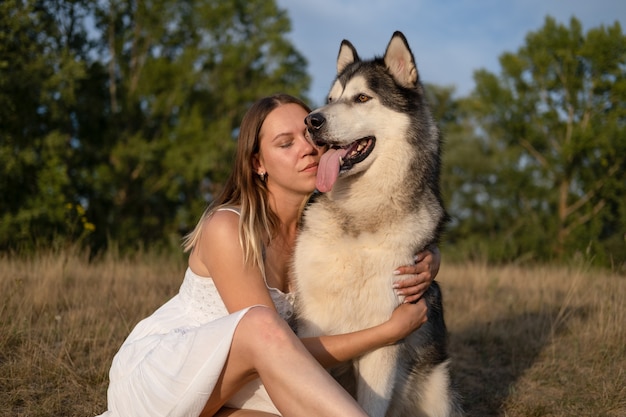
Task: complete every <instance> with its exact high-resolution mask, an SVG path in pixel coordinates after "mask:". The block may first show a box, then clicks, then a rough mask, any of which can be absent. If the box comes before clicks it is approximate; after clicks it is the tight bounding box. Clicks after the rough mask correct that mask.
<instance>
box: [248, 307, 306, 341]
mask: <svg viewBox="0 0 626 417" xmlns="http://www.w3.org/2000/svg"><path fill="white" fill-rule="evenodd" d="M238 327H239V329H238V330H241V333H244V334H243V335H240V336H244V337H243V338H244V339H246V340H248V343H249V345H250V347H252V348H255V347H259V348H265V349H270V348H271V347H272V346H279V347H280V346H283V345H284V344H285V343H287V342H289V341H292V339H296V336H295V334H294V333H293V332H292V331H291V329H290V327H289V326H288V325H287V323H286V322H285V321H284V320H283V319H282V317H280V315H279V314H278V313H277V312H276V311H275V310H273V309H271V308H268V307H263V306H257V307H253V308H251V309H250V310H249V311H248V312H247V313H246V314H245V315H244V317H242V319H241V322H240V324H239V326H238ZM246 336H249V337H246Z"/></svg>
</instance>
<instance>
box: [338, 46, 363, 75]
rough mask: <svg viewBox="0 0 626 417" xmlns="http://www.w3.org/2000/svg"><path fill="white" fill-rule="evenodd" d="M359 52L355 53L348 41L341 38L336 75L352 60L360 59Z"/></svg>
mask: <svg viewBox="0 0 626 417" xmlns="http://www.w3.org/2000/svg"><path fill="white" fill-rule="evenodd" d="M360 60H361V59H360V58H359V54H357V53H356V49H355V48H354V46H352V44H351V43H350V41H347V40H345V39H344V40H343V41H342V42H341V46H340V47H339V55H338V56H337V75H339V74H341V73H342V72H343V70H344V69H345V68H346V67H347V66H348V65H350V64H352V63H353V62H357V61H360Z"/></svg>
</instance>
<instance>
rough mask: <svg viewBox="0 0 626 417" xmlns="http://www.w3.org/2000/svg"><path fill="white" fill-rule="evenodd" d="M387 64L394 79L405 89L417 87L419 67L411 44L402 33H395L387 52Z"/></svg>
mask: <svg viewBox="0 0 626 417" xmlns="http://www.w3.org/2000/svg"><path fill="white" fill-rule="evenodd" d="M384 59H385V64H386V65H387V68H388V69H389V72H390V73H391V75H392V76H393V78H395V79H396V81H398V83H400V85H402V86H403V87H410V88H414V87H415V86H416V85H417V79H418V75H417V66H416V65H415V59H414V58H413V53H412V52H411V49H410V48H409V43H408V42H407V40H406V38H405V37H404V35H403V34H402V32H395V33H394V34H393V36H392V37H391V40H390V41H389V45H387V50H386V51H385V58H384Z"/></svg>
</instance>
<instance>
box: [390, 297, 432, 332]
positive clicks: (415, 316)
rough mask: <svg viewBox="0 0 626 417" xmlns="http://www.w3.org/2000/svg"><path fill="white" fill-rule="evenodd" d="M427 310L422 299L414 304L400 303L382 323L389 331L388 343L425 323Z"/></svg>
mask: <svg viewBox="0 0 626 417" xmlns="http://www.w3.org/2000/svg"><path fill="white" fill-rule="evenodd" d="M427 312H428V308H427V307H426V301H424V300H423V299H422V300H419V301H418V302H416V303H414V304H411V303H404V304H400V305H399V306H398V307H397V308H396V309H395V310H394V311H393V313H392V314H391V318H390V319H389V321H387V322H386V323H385V324H384V326H385V327H386V329H387V331H388V332H389V333H388V334H389V341H390V343H395V342H397V341H398V340H400V339H404V338H405V337H407V336H408V335H409V334H411V333H412V332H413V331H415V330H417V329H418V328H420V327H421V326H422V324H424V323H426V320H427V316H426V313H427Z"/></svg>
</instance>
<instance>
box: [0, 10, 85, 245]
mask: <svg viewBox="0 0 626 417" xmlns="http://www.w3.org/2000/svg"><path fill="white" fill-rule="evenodd" d="M84 6H85V5H84V2H81V1H73V2H66V3H63V4H59V3H56V2H45V1H40V2H30V1H20V0H7V1H5V2H2V3H0V194H2V200H1V203H0V204H1V206H0V216H1V218H0V248H6V247H8V246H20V245H21V244H22V243H24V242H28V243H33V242H34V241H37V240H41V241H42V242H46V241H50V240H51V239H52V238H53V237H54V236H56V235H67V236H71V237H78V236H80V235H81V234H82V232H84V231H85V229H84V227H83V224H82V222H86V221H85V218H84V216H83V215H79V214H77V211H76V207H77V204H78V201H76V199H75V198H74V197H75V193H74V192H73V183H72V178H71V172H70V171H71V169H70V166H69V164H68V162H69V160H70V159H71V157H72V153H73V151H74V150H73V149H72V146H71V145H70V143H71V141H72V138H73V137H74V134H75V126H74V123H73V119H72V116H71V115H72V112H73V109H74V108H75V105H76V97H77V94H76V92H77V83H78V82H80V80H81V79H82V78H83V77H84V76H85V65H84V62H83V60H82V58H81V56H80V54H81V52H83V49H82V47H83V46H84V44H85V39H86V33H85V31H84V29H83V28H82V27H81V26H80V25H78V24H77V22H78V21H79V20H80V19H82V18H83V17H84V15H85V13H86V9H85V7H84ZM59 15H63V20H61V21H60V20H58V19H57V18H56V16H59ZM79 211H81V210H80V209H79ZM81 220H82V222H81ZM77 221H78V224H77Z"/></svg>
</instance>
